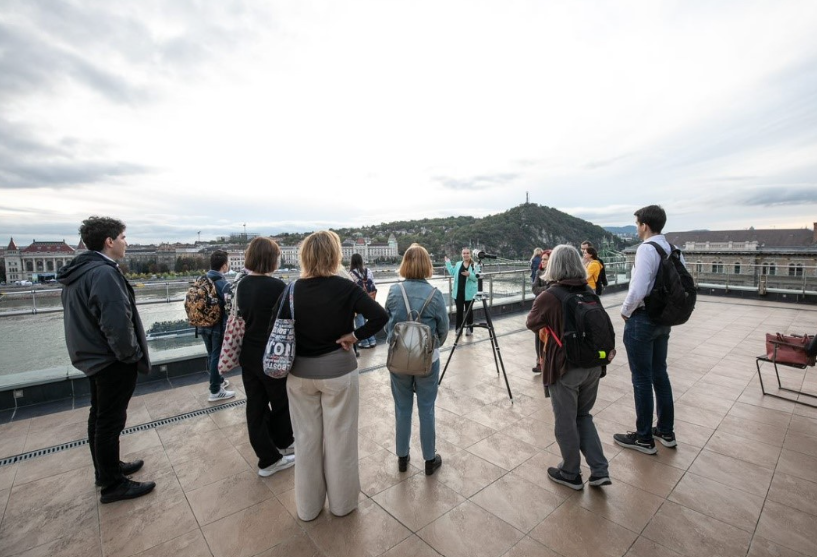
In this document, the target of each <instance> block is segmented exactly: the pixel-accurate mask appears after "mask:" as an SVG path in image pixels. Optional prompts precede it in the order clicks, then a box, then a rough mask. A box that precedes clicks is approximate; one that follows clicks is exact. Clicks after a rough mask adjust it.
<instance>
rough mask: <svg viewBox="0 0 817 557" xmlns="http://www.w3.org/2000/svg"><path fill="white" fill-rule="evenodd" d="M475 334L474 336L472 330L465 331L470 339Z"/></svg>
mask: <svg viewBox="0 0 817 557" xmlns="http://www.w3.org/2000/svg"><path fill="white" fill-rule="evenodd" d="M473 334H474V331H472V330H471V329H466V330H465V336H467V337H470V336H471V335H473Z"/></svg>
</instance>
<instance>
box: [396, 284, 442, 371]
mask: <svg viewBox="0 0 817 557" xmlns="http://www.w3.org/2000/svg"><path fill="white" fill-rule="evenodd" d="M402 284H403V288H405V289H406V296H407V297H408V299H409V306H411V309H413V310H415V311H420V308H422V307H423V303H424V302H425V301H426V298H428V295H429V293H430V292H431V288H432V286H431V285H430V284H428V282H427V281H426V280H424V279H408V280H405V281H403V282H402ZM386 313H388V314H389V322H388V323H386V339H387V340H389V341H390V340H391V333H392V331H393V330H394V326H395V325H396V324H397V323H401V322H403V321H408V314H407V312H406V302H405V301H404V300H403V294H402V293H401V292H400V285H399V283H398V284H393V285H392V287H391V288H390V289H389V296H388V297H387V298H386ZM420 322H421V323H424V324H426V325H428V326H429V327H431V334H432V335H434V337H435V338H436V341H435V343H434V359H435V360H436V359H438V358H439V357H440V355H439V348H440V346H442V344H443V343H444V342H445V339H446V338H447V337H448V326H449V325H448V308H447V307H446V305H445V300H444V299H443V295H442V292H440V291H439V290H437V291H436V292H434V296H433V297H432V298H431V301H430V302H429V303H428V307H426V309H425V311H424V312H423V315H422V316H420Z"/></svg>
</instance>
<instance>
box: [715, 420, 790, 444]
mask: <svg viewBox="0 0 817 557" xmlns="http://www.w3.org/2000/svg"><path fill="white" fill-rule="evenodd" d="M718 430H719V431H722V432H724V433H731V434H732V435H737V436H738V437H743V438H744V439H748V440H750V441H757V442H759V443H765V444H767V445H773V446H775V447H782V446H783V440H784V438H785V436H786V428H784V427H777V426H773V425H768V424H762V423H760V422H756V421H754V420H747V419H744V418H736V417H734V416H727V417H725V418H724V419H723V423H722V424H721V425H720V427H719V428H718Z"/></svg>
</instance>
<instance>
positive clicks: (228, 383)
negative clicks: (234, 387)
mask: <svg viewBox="0 0 817 557" xmlns="http://www.w3.org/2000/svg"><path fill="white" fill-rule="evenodd" d="M229 386H230V382H229V381H227V378H226V377H222V381H221V388H222V389H226V388H227V387H229Z"/></svg>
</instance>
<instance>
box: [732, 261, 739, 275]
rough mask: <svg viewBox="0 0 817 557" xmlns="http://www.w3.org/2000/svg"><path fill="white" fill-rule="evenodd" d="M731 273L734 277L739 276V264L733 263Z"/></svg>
mask: <svg viewBox="0 0 817 557" xmlns="http://www.w3.org/2000/svg"><path fill="white" fill-rule="evenodd" d="M732 272H733V273H734V274H736V275H739V274H740V263H735V268H734V269H733V271H732Z"/></svg>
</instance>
